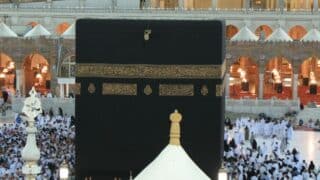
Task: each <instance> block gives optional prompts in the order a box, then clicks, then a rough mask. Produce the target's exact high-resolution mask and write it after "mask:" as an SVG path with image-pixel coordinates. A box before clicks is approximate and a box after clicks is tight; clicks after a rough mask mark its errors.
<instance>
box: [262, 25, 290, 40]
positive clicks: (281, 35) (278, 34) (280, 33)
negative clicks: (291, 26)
mask: <svg viewBox="0 0 320 180" xmlns="http://www.w3.org/2000/svg"><path fill="white" fill-rule="evenodd" d="M266 41H274V42H281V41H284V42H288V41H293V40H292V38H291V37H290V36H289V35H288V34H287V33H286V32H285V31H284V30H283V29H282V28H281V27H279V28H277V29H276V30H275V31H274V32H273V33H272V34H271V35H270V36H269V37H268V38H267V39H266Z"/></svg>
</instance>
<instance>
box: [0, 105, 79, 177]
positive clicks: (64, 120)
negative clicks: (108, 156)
mask: <svg viewBox="0 0 320 180" xmlns="http://www.w3.org/2000/svg"><path fill="white" fill-rule="evenodd" d="M35 120H36V126H37V129H38V133H37V136H36V139H37V146H38V148H39V149H40V160H39V162H38V165H39V166H40V167H41V168H42V169H41V173H40V174H39V175H38V176H37V178H36V179H37V180H55V179H58V176H59V168H60V166H61V164H62V163H63V162H65V163H66V164H67V165H68V167H69V170H70V173H71V175H72V174H73V172H74V166H75V144H74V139H75V124H74V121H75V118H74V117H73V116H68V115H66V114H63V112H62V109H61V108H59V112H58V113H56V115H55V114H54V113H53V111H52V110H50V111H49V112H43V113H42V114H39V115H38V117H36V119H35ZM26 137H27V132H26V122H23V121H22V120H21V117H20V115H17V116H16V121H15V123H10V124H4V125H3V126H1V127H0V179H5V180H11V179H12V180H22V179H23V174H22V166H23V160H22V158H21V151H22V149H23V147H24V146H25V143H26Z"/></svg>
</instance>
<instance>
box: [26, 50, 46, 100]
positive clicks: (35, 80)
mask: <svg viewBox="0 0 320 180" xmlns="http://www.w3.org/2000/svg"><path fill="white" fill-rule="evenodd" d="M22 66H23V70H24V88H23V89H24V93H25V94H27V93H28V92H29V91H30V89H31V88H32V86H35V88H36V90H37V91H38V92H40V93H41V94H46V93H47V92H48V91H49V90H50V80H51V72H50V65H49V63H48V60H47V59H46V58H45V57H44V56H42V55H41V54H39V53H31V54H30V55H28V56H26V57H25V58H24V60H23V63H22Z"/></svg>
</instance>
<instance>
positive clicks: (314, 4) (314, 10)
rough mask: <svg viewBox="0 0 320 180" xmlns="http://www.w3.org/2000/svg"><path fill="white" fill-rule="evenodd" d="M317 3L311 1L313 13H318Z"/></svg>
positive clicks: (314, 0)
mask: <svg viewBox="0 0 320 180" xmlns="http://www.w3.org/2000/svg"><path fill="white" fill-rule="evenodd" d="M318 9H319V3H318V0H313V12H318Z"/></svg>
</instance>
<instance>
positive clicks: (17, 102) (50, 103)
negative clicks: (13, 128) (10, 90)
mask: <svg viewBox="0 0 320 180" xmlns="http://www.w3.org/2000/svg"><path fill="white" fill-rule="evenodd" d="M24 100H25V98H13V99H12V110H13V111H14V112H16V113H20V112H21V110H22V107H23V102H24ZM40 100H41V103H42V109H43V110H44V111H49V110H50V109H52V110H53V112H54V113H55V114H57V113H58V109H59V107H60V108H61V109H62V110H63V113H66V114H68V115H74V114H75V99H74V98H40Z"/></svg>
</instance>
